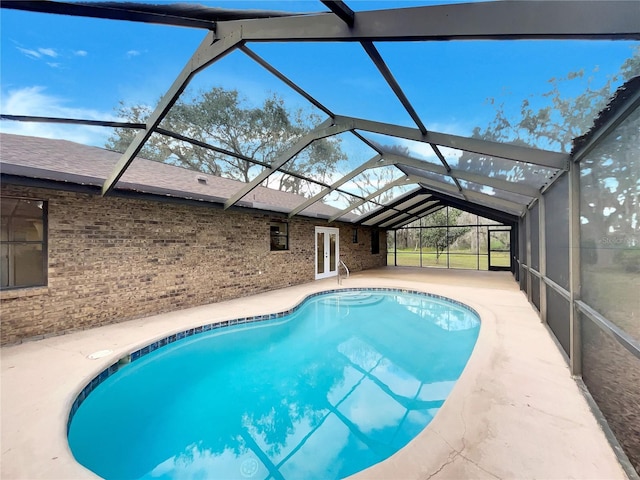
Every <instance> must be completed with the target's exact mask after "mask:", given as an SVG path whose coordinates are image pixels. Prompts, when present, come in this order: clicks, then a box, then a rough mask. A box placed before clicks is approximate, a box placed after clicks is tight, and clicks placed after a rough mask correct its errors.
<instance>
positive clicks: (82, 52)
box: [73, 50, 89, 57]
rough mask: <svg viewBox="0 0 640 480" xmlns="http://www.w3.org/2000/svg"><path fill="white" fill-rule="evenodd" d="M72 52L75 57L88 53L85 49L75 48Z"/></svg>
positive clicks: (84, 55)
mask: <svg viewBox="0 0 640 480" xmlns="http://www.w3.org/2000/svg"><path fill="white" fill-rule="evenodd" d="M73 54H74V55H75V56H77V57H86V56H87V55H89V53H88V52H87V51H86V50H76V51H75V52H73Z"/></svg>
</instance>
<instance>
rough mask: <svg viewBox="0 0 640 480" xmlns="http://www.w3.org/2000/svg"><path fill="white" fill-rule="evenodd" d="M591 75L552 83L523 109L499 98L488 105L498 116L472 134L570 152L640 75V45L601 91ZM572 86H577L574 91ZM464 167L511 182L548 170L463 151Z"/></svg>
mask: <svg viewBox="0 0 640 480" xmlns="http://www.w3.org/2000/svg"><path fill="white" fill-rule="evenodd" d="M592 73H593V74H592V75H590V76H587V75H586V73H585V71H584V70H580V71H577V72H569V73H568V74H567V75H566V76H564V77H559V78H551V79H549V84H550V88H549V89H548V90H547V91H546V92H543V93H541V94H538V95H532V96H530V97H528V98H525V99H523V100H521V102H520V108H519V110H517V111H514V112H507V110H506V109H505V103H504V101H503V102H499V101H498V99H496V98H489V99H488V102H489V103H490V104H491V105H494V106H495V109H496V114H495V118H494V119H493V120H492V121H491V122H490V123H489V124H488V125H487V126H486V127H484V128H481V127H475V128H474V130H473V134H472V136H473V137H474V138H482V139H485V140H491V141H496V142H506V143H512V144H514V145H521V146H529V147H536V148H543V149H548V150H555V151H560V152H564V153H569V151H570V150H571V147H572V144H573V140H574V139H575V138H577V137H579V136H580V135H582V134H583V133H585V132H586V131H587V130H588V129H589V128H590V127H591V126H592V124H593V120H594V118H595V117H596V116H597V114H598V112H600V111H601V110H602V109H603V108H604V107H605V106H606V104H607V101H608V100H609V98H610V97H611V95H612V94H613V91H614V87H615V85H617V84H620V83H623V82H624V81H626V80H628V79H630V78H632V77H633V76H636V75H639V74H640V47H636V48H635V49H634V50H633V53H632V55H631V56H630V58H628V59H627V60H626V61H625V62H624V63H623V64H622V66H621V67H620V71H619V73H618V74H617V75H614V76H612V77H609V78H608V79H607V80H606V81H605V82H604V84H603V85H601V86H600V87H596V86H595V79H594V76H595V74H596V73H597V68H596V69H595V70H594V71H593V72H592ZM581 81H582V82H586V88H585V90H584V91H583V92H582V93H581V94H579V95H577V96H574V97H571V96H567V94H566V92H567V91H575V87H574V85H575V84H577V83H578V82H581ZM572 87H573V88H572ZM459 166H460V168H462V169H468V170H471V169H473V170H477V169H478V166H480V167H481V168H482V171H483V172H485V174H487V175H495V174H496V173H501V174H503V175H506V178H507V179H508V180H510V181H522V180H531V179H533V180H537V181H539V180H540V179H541V178H544V177H541V176H540V174H541V173H542V174H543V175H544V173H546V172H544V170H545V169H544V168H540V167H537V166H535V165H526V164H522V163H519V164H515V163H509V164H506V163H505V162H504V161H503V160H501V159H495V158H488V157H483V156H478V155H476V154H471V153H465V154H463V155H462V156H461V158H460V160H459Z"/></svg>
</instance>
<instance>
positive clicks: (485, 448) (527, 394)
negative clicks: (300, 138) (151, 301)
mask: <svg viewBox="0 0 640 480" xmlns="http://www.w3.org/2000/svg"><path fill="white" fill-rule="evenodd" d="M354 287H397V288H405V289H412V290H420V291H425V292H428V293H434V294H438V295H443V296H447V297H450V298H452V299H455V300H458V301H461V302H463V303H466V304H467V305H469V306H471V307H473V308H474V309H475V310H476V311H477V312H478V313H479V314H480V316H481V318H482V327H481V330H480V335H479V338H478V342H477V344H476V347H475V349H474V352H473V354H472V356H471V359H470V360H469V363H468V365H467V367H466V368H465V371H464V372H463V374H462V376H461V377H460V379H459V380H458V382H457V383H456V386H455V387H454V389H453V391H452V393H451V394H450V396H449V397H448V399H447V401H446V402H445V404H444V406H443V407H442V408H441V409H440V411H439V413H438V414H437V415H436V417H435V419H434V420H433V421H432V422H431V423H430V424H429V426H428V427H427V428H426V429H425V430H424V431H422V432H421V433H420V434H419V435H418V436H417V437H416V438H415V439H414V440H413V441H411V443H410V444H409V445H408V446H406V447H405V448H403V449H402V450H400V451H399V452H398V453H396V454H395V455H393V456H392V457H391V458H389V459H387V460H385V461H384V462H381V463H380V464H378V465H375V466H373V467H371V468H370V469H368V470H365V471H363V472H360V473H359V474H356V475H354V476H353V477H352V478H354V479H355V478H357V479H358V480H360V479H432V478H459V479H470V478H500V479H516V478H517V479H525V478H531V479H533V478H548V479H549V478H554V479H565V478H576V479H625V478H627V476H626V475H625V473H624V471H623V469H622V467H621V466H620V464H619V462H618V460H617V458H616V455H615V453H614V451H613V449H612V448H611V446H610V444H609V443H608V441H607V439H606V437H605V434H604V433H603V431H602V429H601V428H600V426H599V424H598V422H597V421H596V418H595V417H594V415H593V414H592V412H591V410H590V409H589V406H588V404H587V401H586V400H585V398H584V396H583V394H582V393H581V391H580V388H579V387H578V385H577V384H576V382H575V381H574V380H573V379H572V378H571V375H570V372H569V369H568V367H567V365H566V362H565V360H564V359H563V357H562V354H561V353H560V352H559V350H558V347H557V346H556V344H555V343H554V341H553V339H552V337H551V336H550V334H549V332H548V330H547V329H546V327H545V326H544V325H542V324H541V323H540V320H539V318H538V316H537V312H535V310H534V309H533V308H532V306H531V305H530V304H529V303H528V302H527V298H526V296H525V295H524V294H523V293H522V292H520V291H519V288H518V285H517V283H516V282H515V281H514V280H513V277H512V276H511V274H510V273H504V272H476V271H459V270H436V269H417V268H416V269H414V268H393V267H387V268H383V269H376V270H368V271H365V272H359V273H357V274H353V275H352V276H351V277H350V278H349V279H345V280H344V281H343V282H342V285H340V286H339V285H338V284H337V282H336V279H335V278H333V279H326V280H321V281H316V282H312V283H308V284H304V285H299V286H295V287H289V288H285V289H281V290H275V291H272V292H267V293H262V294H258V295H253V296H250V297H244V298H240V299H236V300H230V301H226V302H220V303H217V304H211V305H206V306H201V307H195V308H190V309H187V310H181V311H177V312H171V313H166V314H161V315H154V316H150V317H146V318H142V319H138V320H132V321H128V322H123V323H119V324H115V325H109V326H104V327H99V328H95V329H92V330H85V331H81V332H75V333H71V334H67V335H62V336H57V337H50V338H47V339H43V340H39V341H33V342H27V343H24V344H21V345H16V346H9V347H3V348H2V349H1V379H0V389H1V393H0V394H1V397H0V398H1V403H0V414H1V437H0V440H1V443H0V449H1V459H0V476H1V478H4V479H36V478H48V479H81V478H96V477H95V475H94V474H92V473H91V472H89V471H88V470H86V469H85V468H84V467H82V466H81V465H79V464H78V463H77V462H75V460H74V458H73V457H72V455H71V453H70V451H69V448H68V445H67V442H66V425H67V418H68V414H69V409H70V407H71V404H72V402H73V400H74V398H75V396H76V395H77V394H78V393H79V392H80V390H81V389H82V388H83V387H84V385H86V383H87V382H88V381H89V380H91V379H92V378H93V377H94V376H95V375H96V374H97V373H99V372H100V371H102V370H103V369H104V368H106V367H108V366H109V365H111V364H112V363H113V362H114V361H116V360H117V359H118V358H120V357H122V356H124V355H126V354H127V353H129V352H131V351H134V350H137V349H138V348H140V347H142V346H144V345H147V344H149V343H151V342H152V341H154V340H157V339H159V338H162V337H165V336H167V335H169V334H171V333H174V332H178V331H182V330H185V329H188V328H192V327H195V326H199V325H202V324H205V323H211V322H214V321H217V320H220V321H222V320H227V319H233V318H238V317H245V316H251V315H258V314H264V313H275V312H279V311H283V310H287V309H288V308H290V307H292V306H294V305H296V304H297V303H299V302H300V301H302V300H303V299H304V298H305V297H306V296H307V295H309V294H311V293H314V292H318V291H322V290H330V289H336V288H354ZM106 349H108V350H112V351H113V353H111V354H110V355H108V356H106V357H103V358H100V359H97V360H91V359H89V358H87V357H88V355H90V354H91V353H94V352H96V351H99V350H106Z"/></svg>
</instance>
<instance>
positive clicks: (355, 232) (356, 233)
mask: <svg viewBox="0 0 640 480" xmlns="http://www.w3.org/2000/svg"><path fill="white" fill-rule="evenodd" d="M351 241H352V242H353V243H358V229H357V228H354V229H353V237H352V239H351Z"/></svg>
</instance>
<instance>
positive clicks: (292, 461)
mask: <svg viewBox="0 0 640 480" xmlns="http://www.w3.org/2000/svg"><path fill="white" fill-rule="evenodd" d="M265 317H266V318H265ZM265 317H259V318H257V319H256V318H251V319H241V320H240V321H235V322H225V326H224V327H223V328H215V329H214V328H213V327H214V326H211V325H209V326H204V327H202V328H200V329H192V330H190V331H188V332H182V335H181V334H176V335H173V336H171V337H168V339H164V341H159V342H154V344H152V345H150V346H148V347H145V348H144V349H141V350H139V351H137V352H134V353H133V354H132V355H131V356H130V357H126V358H125V360H124V361H122V362H120V364H119V365H114V366H112V367H109V369H107V370H105V371H104V372H102V373H101V374H100V375H99V376H98V377H96V379H94V380H93V381H92V382H91V384H90V385H89V386H88V387H89V388H88V389H85V390H83V392H82V393H81V395H80V396H79V397H78V398H79V399H80V398H82V400H80V401H79V400H76V402H74V408H73V409H72V415H71V416H70V423H69V431H68V435H69V444H70V446H71V450H72V452H73V454H74V456H75V457H76V459H77V460H78V461H79V462H80V463H81V464H83V465H84V466H86V467H87V468H89V469H90V470H92V471H94V472H95V473H97V474H98V475H100V476H102V477H105V478H173V477H176V476H179V477H189V478H193V477H201V478H225V479H226V478H305V479H307V478H323V479H325V478H340V477H344V476H347V475H349V474H352V473H355V472H357V471H360V470H362V469H364V468H366V467H368V466H370V465H373V464H375V463H377V462H379V461H381V460H383V459H384V458H387V457H388V456H390V455H392V454H393V453H394V452H396V451H397V450H398V449H400V448H402V447H403V446H404V445H406V443H408V442H409V441H410V440H411V439H412V438H413V437H414V436H415V435H417V434H418V433H419V432H420V431H421V430H422V429H423V428H424V427H425V426H426V425H427V424H428V423H429V421H430V420H431V419H432V418H433V416H434V415H435V414H436V413H437V411H438V409H439V408H440V407H441V405H442V404H443V402H444V399H445V398H446V396H447V395H448V393H449V391H450V390H451V388H452V387H453V384H454V383H455V381H456V379H457V378H458V376H459V375H460V373H461V372H462V370H463V368H464V366H465V364H466V361H467V359H468V357H469V355H470V353H471V351H472V349H473V346H474V344H475V341H476V338H477V335H478V330H479V320H478V316H477V315H476V314H475V313H474V312H473V311H472V310H471V309H469V308H467V307H465V306H463V305H461V304H458V303H455V302H450V301H446V300H445V299H442V298H436V297H433V296H427V295H425V294H419V293H416V292H407V291H402V292H401V291H397V290H385V289H376V290H373V289H370V290H366V289H365V290H358V291H341V292H330V293H325V294H321V295H314V296H312V297H310V298H308V299H307V300H306V301H304V302H303V303H302V304H301V305H300V306H299V307H297V308H296V309H294V311H293V312H290V313H288V314H286V315H284V314H279V315H270V316H265ZM188 335H190V336H188ZM132 360H133V361H132ZM127 362H130V363H128V364H127ZM89 393H90V394H89Z"/></svg>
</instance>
